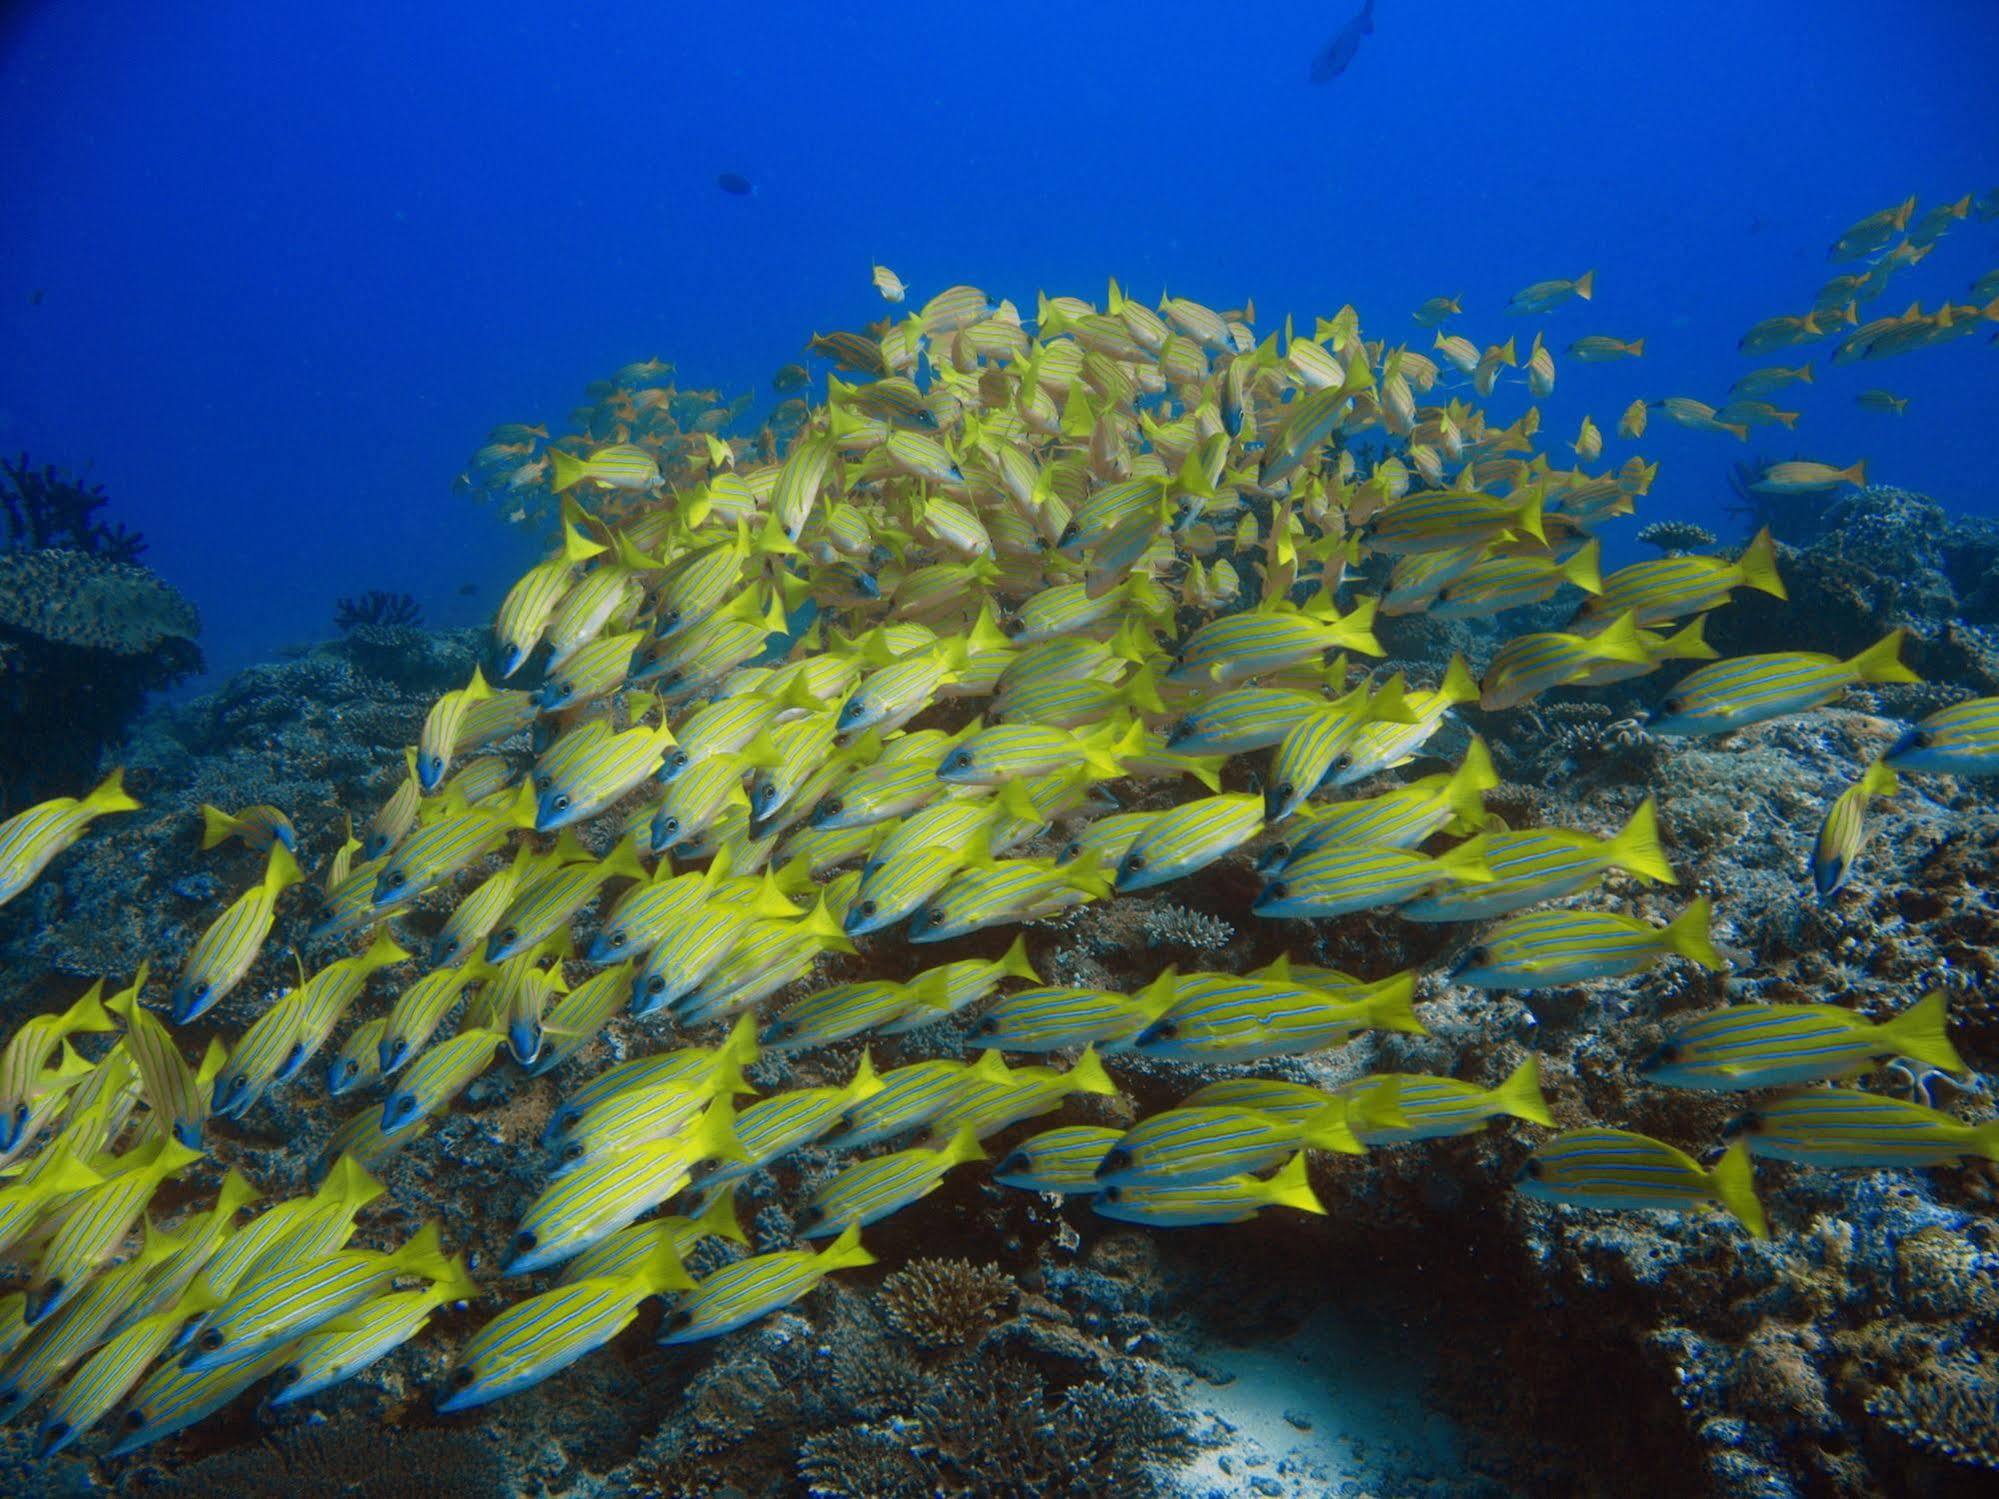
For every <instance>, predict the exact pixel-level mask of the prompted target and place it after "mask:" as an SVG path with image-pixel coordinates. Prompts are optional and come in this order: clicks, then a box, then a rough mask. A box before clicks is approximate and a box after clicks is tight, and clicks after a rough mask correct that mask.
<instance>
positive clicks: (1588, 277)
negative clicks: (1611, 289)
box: [1506, 271, 1596, 313]
mask: <svg viewBox="0 0 1999 1499" xmlns="http://www.w3.org/2000/svg"><path fill="white" fill-rule="evenodd" d="M1595 295H1596V272H1595V271H1584V272H1583V273H1582V274H1581V275H1580V276H1578V277H1576V278H1575V280H1573V281H1563V280H1560V279H1557V280H1554V281H1536V282H1535V283H1534V284H1533V285H1532V286H1529V287H1526V288H1525V289H1523V290H1521V291H1517V292H1515V293H1514V294H1513V296H1512V298H1511V300H1509V301H1508V302H1507V304H1506V310H1507V311H1508V312H1510V313H1538V312H1552V311H1554V309H1555V308H1557V307H1559V306H1561V305H1562V304H1563V303H1564V302H1566V301H1568V300H1569V299H1570V298H1571V297H1580V298H1582V299H1583V300H1584V301H1585V302H1587V301H1589V300H1590V298H1592V297H1593V296H1595Z"/></svg>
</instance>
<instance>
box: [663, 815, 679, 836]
mask: <svg viewBox="0 0 1999 1499" xmlns="http://www.w3.org/2000/svg"><path fill="white" fill-rule="evenodd" d="M679 831H680V819H679V818H678V817H662V818H661V819H660V820H659V836H660V837H664V838H671V837H672V836H673V835H674V834H675V833H677V832H679Z"/></svg>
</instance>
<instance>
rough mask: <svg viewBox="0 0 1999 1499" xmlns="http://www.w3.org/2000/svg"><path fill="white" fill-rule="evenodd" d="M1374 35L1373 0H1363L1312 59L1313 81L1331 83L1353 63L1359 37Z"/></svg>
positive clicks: (1358, 45)
mask: <svg viewBox="0 0 1999 1499" xmlns="http://www.w3.org/2000/svg"><path fill="white" fill-rule="evenodd" d="M1372 35H1374V0H1365V3H1364V4H1363V5H1362V6H1361V8H1360V13H1359V14H1358V15H1356V16H1355V17H1354V18H1353V19H1352V20H1351V21H1348V22H1347V23H1346V25H1344V26H1342V27H1341V28H1340V29H1339V32H1338V34H1337V35H1335V36H1334V37H1333V39H1332V40H1331V41H1330V42H1328V43H1326V45H1325V47H1324V49H1323V50H1322V51H1321V52H1320V53H1319V55H1318V56H1317V57H1315V58H1313V59H1312V71H1311V78H1312V82H1314V83H1331V82H1332V81H1333V80H1334V79H1335V78H1337V77H1339V76H1340V74H1342V73H1344V72H1345V71H1346V70H1347V69H1348V68H1349V67H1351V66H1352V65H1353V60H1354V58H1355V57H1357V56H1359V54H1360V44H1361V38H1363V37H1368V36H1372Z"/></svg>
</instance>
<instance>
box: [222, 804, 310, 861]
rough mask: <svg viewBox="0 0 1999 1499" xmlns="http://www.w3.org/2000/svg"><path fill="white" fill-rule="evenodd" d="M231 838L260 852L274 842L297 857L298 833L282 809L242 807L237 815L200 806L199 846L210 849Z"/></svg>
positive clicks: (266, 806) (265, 806)
mask: <svg viewBox="0 0 1999 1499" xmlns="http://www.w3.org/2000/svg"><path fill="white" fill-rule="evenodd" d="M231 838H241V839H242V840H243V843H244V846H245V847H247V848H252V849H256V850H257V851H258V852H260V853H261V852H262V851H263V850H264V849H267V848H269V847H270V846H271V840H272V839H274V838H275V839H276V840H277V841H278V842H280V843H282V844H283V845H284V846H285V847H286V848H288V849H290V850H291V851H292V854H293V855H294V856H296V855H297V854H298V829H297V828H295V827H293V826H292V820H291V818H289V817H287V816H286V815H285V812H284V809H283V808H282V807H273V806H270V805H268V804H267V805H263V806H256V807H245V808H244V809H243V810H242V811H240V812H233V813H232V812H225V811H223V810H222V809H221V808H220V807H215V806H211V805H209V804H208V803H207V802H203V803H202V804H201V846H202V848H203V849H211V848H214V847H216V846H217V845H218V844H221V843H224V842H226V841H228V840H229V839H231Z"/></svg>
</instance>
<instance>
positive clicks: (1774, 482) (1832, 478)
mask: <svg viewBox="0 0 1999 1499" xmlns="http://www.w3.org/2000/svg"><path fill="white" fill-rule="evenodd" d="M1866 483H1867V464H1866V461H1865V460H1862V461H1860V462H1858V463H1855V464H1852V465H1851V466H1849V467H1847V468H1834V467H1833V466H1832V465H1831V464H1830V463H1812V462H1809V461H1806V460H1804V459H1798V460H1795V461H1792V462H1789V463H1773V464H1771V465H1770V466H1769V467H1768V468H1766V469H1764V470H1763V472H1762V474H1761V475H1760V476H1759V477H1758V478H1756V479H1755V480H1753V481H1752V482H1751V483H1750V485H1749V487H1750V488H1751V489H1753V490H1755V491H1756V492H1757V493H1758V494H1824V493H1825V492H1826V491H1828V490H1832V489H1837V488H1839V487H1840V485H1842V484H1851V485H1853V486H1854V487H1855V488H1856V489H1857V488H1860V487H1862V486H1864V485H1865V484H1866Z"/></svg>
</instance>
